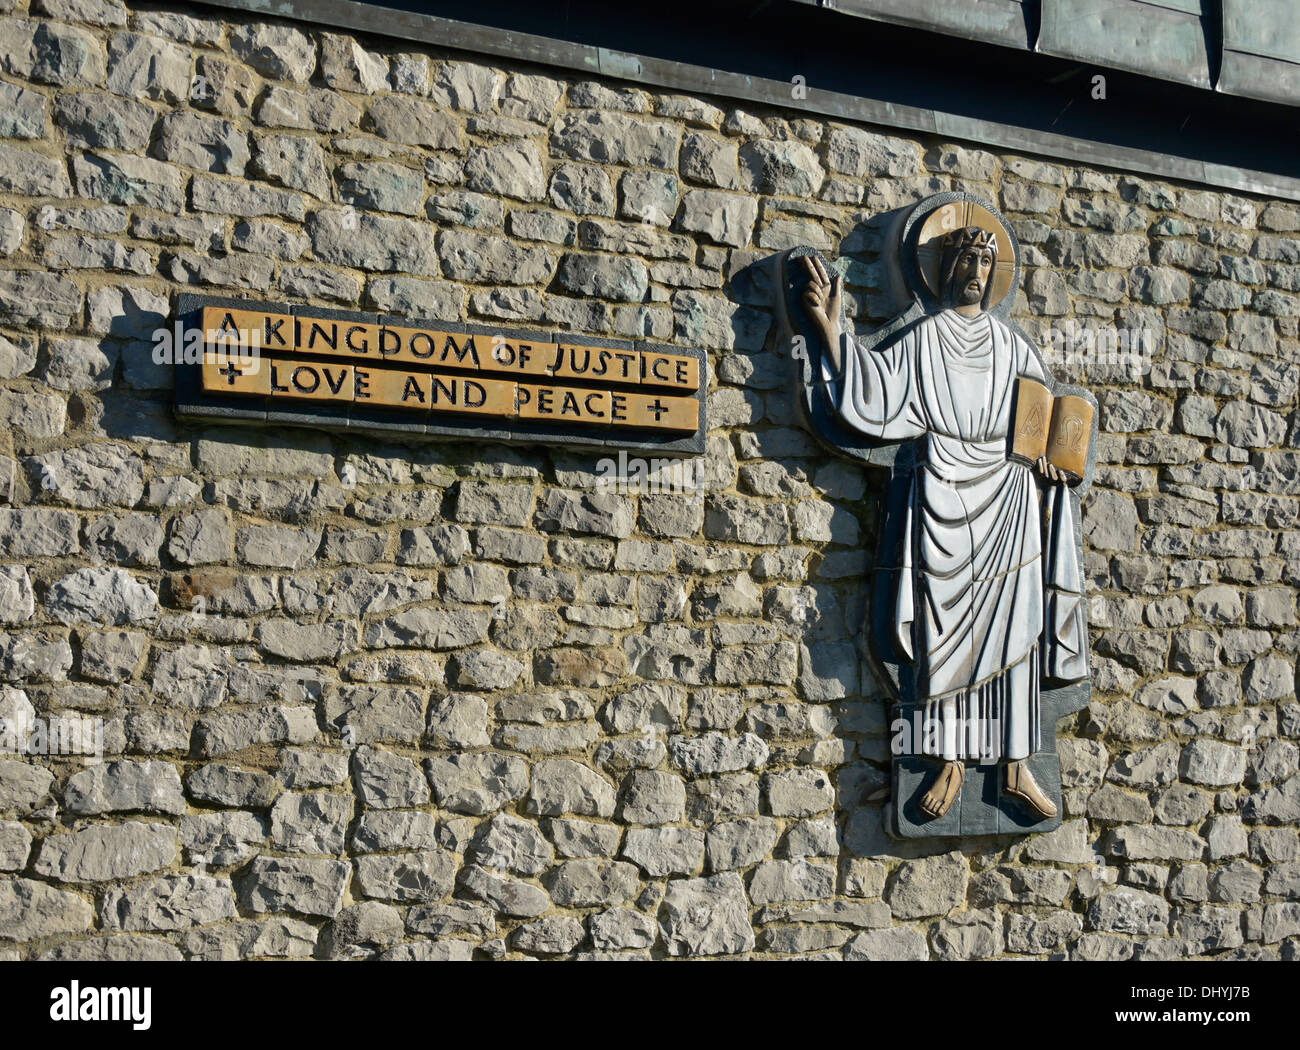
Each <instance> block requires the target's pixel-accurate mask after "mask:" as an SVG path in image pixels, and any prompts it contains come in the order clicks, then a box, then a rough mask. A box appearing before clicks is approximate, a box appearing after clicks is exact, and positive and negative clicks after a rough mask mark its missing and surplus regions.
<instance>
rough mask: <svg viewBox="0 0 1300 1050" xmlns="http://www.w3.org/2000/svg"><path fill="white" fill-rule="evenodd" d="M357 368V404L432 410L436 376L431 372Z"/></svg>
mask: <svg viewBox="0 0 1300 1050" xmlns="http://www.w3.org/2000/svg"><path fill="white" fill-rule="evenodd" d="M354 372H355V373H356V397H355V399H354V400H355V401H356V402H357V404H359V405H384V406H387V407H389V408H406V409H411V410H413V411H419V412H427V411H429V401H430V399H431V397H432V389H433V377H432V376H431V375H430V374H429V373H428V372H407V371H405V370H403V369H398V368H355V369H354Z"/></svg>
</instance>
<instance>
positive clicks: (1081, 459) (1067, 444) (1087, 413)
mask: <svg viewBox="0 0 1300 1050" xmlns="http://www.w3.org/2000/svg"><path fill="white" fill-rule="evenodd" d="M1091 436H1092V405H1091V404H1089V403H1088V401H1086V400H1085V399H1084V398H1081V397H1075V396H1074V395H1073V394H1066V395H1064V396H1062V397H1056V398H1054V397H1052V392H1051V391H1050V390H1048V389H1047V387H1045V386H1044V385H1043V384H1042V383H1039V382H1038V381H1037V380H1034V379H1026V378H1024V377H1023V376H1022V377H1021V378H1020V379H1018V380H1017V381H1016V423H1015V429H1014V430H1013V431H1012V434H1011V458H1012V459H1018V460H1020V461H1021V462H1023V463H1028V464H1033V463H1034V462H1035V461H1036V460H1038V458H1039V457H1040V456H1044V455H1045V456H1047V461H1048V462H1049V463H1051V464H1052V466H1054V467H1056V469H1057V470H1063V471H1065V472H1066V473H1067V474H1069V475H1070V477H1071V478H1073V479H1074V480H1075V481H1077V480H1078V479H1079V478H1081V477H1083V475H1084V471H1085V468H1086V466H1087V462H1088V444H1089V439H1090V438H1091Z"/></svg>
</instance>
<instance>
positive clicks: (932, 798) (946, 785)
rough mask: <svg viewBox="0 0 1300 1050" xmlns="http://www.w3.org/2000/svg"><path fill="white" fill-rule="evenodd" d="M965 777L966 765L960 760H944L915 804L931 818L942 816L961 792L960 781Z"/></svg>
mask: <svg viewBox="0 0 1300 1050" xmlns="http://www.w3.org/2000/svg"><path fill="white" fill-rule="evenodd" d="M965 779H966V766H965V764H964V763H962V762H945V763H944V764H943V768H942V769H940V770H939V772H938V773H937V774H936V775H935V778H934V781H933V783H931V784H930V789H929V790H928V791H927V792H926V793H925V794H924V795H922V796H921V799H920V801H919V802H917V806H919V807H920V810H921V812H922V813H924V814H925V815H926V816H927V817H929V818H930V819H931V820H936V819H938V818H939V817H942V816H943V815H944V814H945V813H947V812H948V810H950V809H952V804H953V803H954V802H956V801H957V796H958V795H960V794H961V786H962V783H963V782H964V781H965Z"/></svg>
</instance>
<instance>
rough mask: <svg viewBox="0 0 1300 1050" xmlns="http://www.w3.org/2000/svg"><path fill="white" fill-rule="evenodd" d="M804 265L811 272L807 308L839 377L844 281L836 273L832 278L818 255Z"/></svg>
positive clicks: (804, 261) (807, 259) (806, 297)
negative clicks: (841, 296) (841, 295)
mask: <svg viewBox="0 0 1300 1050" xmlns="http://www.w3.org/2000/svg"><path fill="white" fill-rule="evenodd" d="M803 264H804V267H805V269H807V271H808V282H809V283H808V288H807V290H806V291H805V292H804V293H803V305H804V309H805V310H807V311H808V316H809V317H810V318H811V319H812V322H813V324H815V325H816V326H817V330H818V331H819V332H820V334H821V337H822V342H823V345H824V347H825V349H826V352H827V354H828V355H829V356H830V361H831V366H832V367H833V368H834V369H835V372H836V374H838V373H839V371H840V316H841V300H840V292H841V291H842V290H843V286H844V279H843V278H842V277H840V275H839V274H836V275H835V276H834V277H831V276H830V274H828V273H827V272H826V267H825V266H823V265H822V261H821V260H820V259H818V258H816V257H814V256H811V255H805V256H804V260H803Z"/></svg>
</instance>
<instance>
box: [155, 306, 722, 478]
mask: <svg viewBox="0 0 1300 1050" xmlns="http://www.w3.org/2000/svg"><path fill="white" fill-rule="evenodd" d="M205 306H217V307H226V308H228V309H235V310H255V311H266V312H274V313H284V314H291V315H296V316H310V317H320V318H326V319H330V320H338V321H355V322H357V323H358V324H401V325H403V326H405V327H408V328H419V327H424V326H427V327H430V328H437V329H440V330H443V331H455V332H463V333H467V334H472V335H484V336H492V335H505V336H509V337H530V338H534V339H545V340H547V341H550V342H555V341H567V342H572V343H578V344H579V345H582V346H599V347H610V348H614V349H625V350H646V351H652V352H660V353H668V354H677V355H680V356H685V357H694V358H695V359H696V360H698V361H699V366H700V383H699V386H698V388H697V389H696V390H695V391H694V392H693V394H690V395H686V394H683V395H681V396H692V397H694V398H695V399H696V400H697V401H698V402H699V406H700V417H699V418H700V422H699V426H698V427H697V428H696V431H695V433H694V434H693V435H691V436H690V437H683V436H680V435H673V434H656V433H655V432H654V431H650V430H637V429H634V428H631V427H620V428H618V429H617V430H614V429H613V428H609V427H594V426H584V425H581V424H569V425H567V426H547V425H545V424H537V423H531V422H528V421H526V420H507V419H500V420H497V419H487V420H483V418H482V417H474V416H467V417H465V418H464V419H463V420H461V419H457V418H456V417H454V416H451V415H450V414H448V416H447V417H445V418H440V419H439V422H438V423H428V422H425V421H423V420H422V419H420V418H419V417H418V415H416V414H413V413H411V412H409V411H406V410H403V409H400V408H382V407H378V406H371V405H357V404H356V403H355V402H354V403H352V404H349V405H347V406H338V405H328V404H322V405H313V404H312V403H310V402H306V401H302V402H293V401H286V400H285V399H281V398H269V397H247V396H232V395H223V394H213V393H210V392H206V391H204V390H203V387H202V380H201V378H200V368H201V366H200V365H199V364H197V363H195V364H186V363H178V364H177V365H176V366H175V368H176V392H175V397H174V400H173V410H174V411H175V414H176V417H177V418H178V419H181V420H186V421H191V422H209V423H256V424H263V425H273V426H296V427H314V428H318V429H325V430H329V431H331V432H334V433H342V434H357V435H360V436H364V437H378V438H388V439H393V438H398V437H404V438H414V439H419V440H429V441H439V440H441V441H448V440H456V439H458V438H460V439H463V438H472V439H474V440H477V441H495V442H504V443H509V444H542V445H564V446H566V447H576V448H590V449H602V448H612V449H625V450H627V451H629V452H632V451H635V452H649V453H660V454H668V455H678V456H682V455H686V456H698V455H702V454H703V453H704V450H705V442H706V437H707V435H708V419H707V415H706V407H707V404H708V398H707V396H706V390H707V387H708V382H709V363H708V355H707V354H706V353H705V352H704V351H703V350H700V349H697V348H692V347H678V346H672V345H670V344H666V343H652V342H649V341H645V340H627V339H609V338H606V337H604V336H588V335H584V334H582V333H579V332H567V331H560V330H549V331H548V330H526V329H518V328H508V327H505V326H503V325H478V324H466V323H463V322H461V321H442V320H437V319H434V318H426V317H397V316H394V315H391V314H385V313H379V312H368V311H360V310H337V309H333V308H331V307H324V306H306V305H303V304H301V303H299V304H293V303H284V302H273V301H265V300H261V299H236V298H232V297H230V296H216V295H196V294H194V293H192V292H182V293H181V294H180V295H179V296H178V297H177V300H176V310H175V312H174V314H173V316H172V318H171V319H170V320H169V322H168V324H169V325H173V324H175V322H177V321H180V322H181V323H182V324H183V325H184V326H185V328H186V330H188V329H189V328H191V327H196V326H197V325H198V323H199V322H198V314H199V311H200V310H202V309H203V308H204V307H205ZM491 375H492V377H493V378H500V377H501V376H500V373H491ZM521 378H522V379H523V381H526V382H544V381H545V380H544V378H543V377H541V376H530V377H521ZM557 382H558V381H557ZM565 382H567V381H565ZM599 389H608V386H604V385H602V386H601V387H600V388H599ZM282 406H283V407H282Z"/></svg>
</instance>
